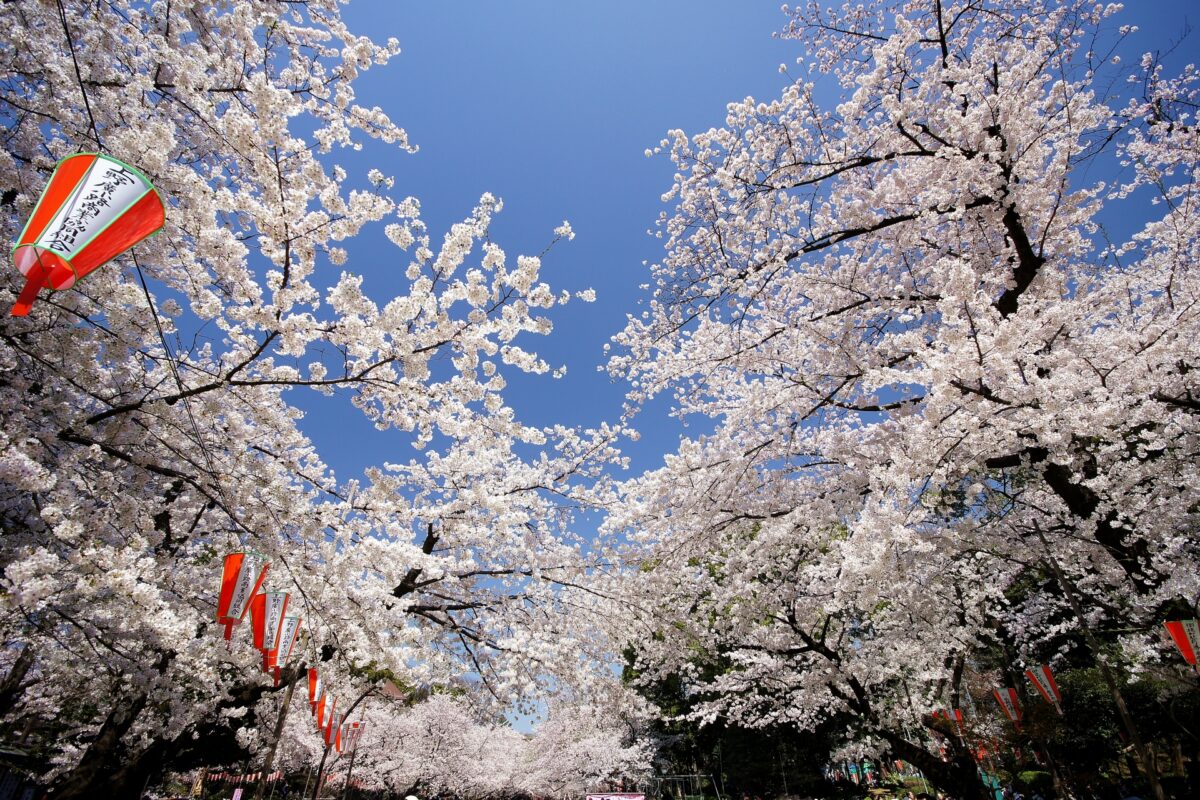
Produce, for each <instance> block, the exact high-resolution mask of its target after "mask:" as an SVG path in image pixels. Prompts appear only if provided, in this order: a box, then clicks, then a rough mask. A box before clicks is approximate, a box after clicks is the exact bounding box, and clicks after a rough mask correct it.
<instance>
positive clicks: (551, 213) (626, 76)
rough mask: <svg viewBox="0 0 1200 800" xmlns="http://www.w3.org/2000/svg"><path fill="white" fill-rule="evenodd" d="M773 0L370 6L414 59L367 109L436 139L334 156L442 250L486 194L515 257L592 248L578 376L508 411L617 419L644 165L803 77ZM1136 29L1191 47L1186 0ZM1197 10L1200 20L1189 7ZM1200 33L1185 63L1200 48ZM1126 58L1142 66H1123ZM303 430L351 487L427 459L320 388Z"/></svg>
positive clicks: (389, 255) (539, 386) (575, 325)
mask: <svg viewBox="0 0 1200 800" xmlns="http://www.w3.org/2000/svg"><path fill="white" fill-rule="evenodd" d="M779 5H780V4H779V2H777V1H776V0H606V1H605V2H576V1H575V0H505V1H504V2H501V0H437V1H435V0H354V2H351V3H350V5H349V6H348V7H347V8H346V11H345V16H346V19H347V21H348V23H349V25H350V27H351V29H352V30H353V31H355V32H356V33H366V34H369V35H371V36H372V38H374V39H375V40H376V41H380V42H382V41H384V40H386V39H387V38H388V37H390V36H395V37H396V38H397V39H399V41H400V45H401V48H402V49H403V52H402V53H401V55H400V56H398V57H397V58H396V59H394V60H393V61H392V62H391V64H389V65H388V66H387V67H384V68H375V69H373V70H371V71H370V72H368V73H366V74H365V75H364V76H362V78H361V79H360V82H359V84H358V92H359V102H360V103H362V104H364V105H379V106H381V107H382V108H383V109H384V110H386V111H387V112H388V114H389V115H390V116H391V117H392V119H393V120H394V121H396V122H397V123H398V124H400V125H401V126H403V127H404V128H406V129H407V131H408V133H409V136H410V139H411V141H412V142H413V143H414V144H416V145H418V146H419V147H420V152H419V153H417V154H416V155H404V154H402V153H399V152H396V151H395V150H394V149H390V148H387V147H384V146H380V145H375V144H368V145H367V146H366V147H365V148H364V150H363V151H362V152H361V153H353V152H350V151H343V152H340V153H334V154H333V155H332V156H331V157H330V159H331V161H333V162H336V163H340V164H343V165H344V166H346V167H347V168H348V169H350V170H351V171H352V172H355V171H358V172H362V173H365V171H366V169H368V168H369V167H372V166H374V167H378V168H379V169H380V170H382V171H383V172H384V173H385V174H388V175H392V176H394V177H395V178H396V192H397V193H398V194H399V195H405V194H411V195H415V196H417V197H418V198H420V199H421V201H422V207H423V215H424V217H425V219H426V221H427V222H428V223H429V225H430V231H431V233H432V235H433V237H434V240H435V241H440V239H441V236H442V234H443V233H444V231H445V230H446V229H447V228H448V226H449V225H450V224H451V223H453V222H455V221H457V220H459V219H461V218H462V217H464V216H465V215H466V214H467V213H468V212H469V211H470V209H471V208H472V206H473V204H474V203H475V201H476V200H477V199H478V198H479V196H480V195H481V194H482V193H483V192H485V191H490V192H492V193H493V194H495V195H497V196H499V197H501V198H503V199H504V202H505V210H504V213H503V214H501V215H500V217H499V218H498V220H497V224H496V225H495V227H494V230H493V238H494V239H495V241H497V242H498V243H499V244H500V246H501V247H503V248H504V249H505V251H506V252H507V253H508V254H509V256H510V257H515V255H516V254H518V253H528V254H534V253H538V252H540V251H541V250H542V248H543V247H544V246H545V245H546V243H547V242H548V241H549V240H550V238H551V237H552V230H553V228H554V227H555V226H557V225H558V224H559V223H560V222H561V221H562V220H563V219H568V220H570V221H571V223H572V225H573V227H574V229H575V231H576V234H577V237H576V239H575V241H574V242H571V243H569V244H568V243H563V244H562V245H560V246H559V247H556V248H555V250H554V251H553V252H552V253H551V255H550V256H549V257H548V258H547V259H546V262H545V279H546V280H547V281H548V282H549V283H550V284H551V285H552V286H553V287H554V288H555V289H560V290H561V289H570V290H578V289H582V288H586V287H592V288H595V289H596V291H597V294H598V300H597V302H596V303H594V304H590V305H588V304H582V303H572V304H571V305H570V306H569V307H568V309H567V313H560V314H558V315H557V317H556V318H555V331H554V333H553V334H552V335H551V336H550V337H546V338H542V339H539V340H537V341H536V344H535V345H534V346H535V347H536V349H537V350H538V351H539V352H540V353H541V354H542V355H543V356H544V357H546V358H547V359H548V360H549V361H550V362H551V363H552V364H554V365H561V364H565V365H566V366H567V367H568V372H567V375H566V377H564V378H562V379H561V380H557V381H555V380H553V379H551V378H550V377H549V376H534V377H531V378H518V377H515V376H514V377H513V378H512V379H510V382H509V383H510V391H511V394H510V401H511V402H512V404H513V405H514V406H515V407H516V409H517V411H518V413H519V414H520V416H521V418H522V419H524V420H525V421H526V422H529V423H534V424H551V423H565V424H572V425H594V424H597V423H599V422H601V421H604V420H613V419H616V418H617V417H618V416H619V414H620V412H621V400H622V396H623V394H624V387H623V386H622V385H620V384H617V383H614V382H612V381H611V380H610V379H609V378H608V376H607V375H606V374H602V373H598V372H597V370H596V368H597V366H598V365H600V364H601V363H603V351H602V348H603V345H604V343H605V342H606V341H607V340H608V338H609V337H610V336H612V335H613V334H614V333H616V332H617V331H618V330H620V328H621V327H622V325H623V322H624V318H625V314H626V313H631V312H635V311H636V309H637V307H636V303H637V301H638V300H639V299H640V298H641V297H642V296H643V293H642V292H641V291H640V290H639V288H638V287H639V284H642V283H644V282H645V281H646V280H647V279H648V271H647V268H646V267H645V266H644V265H643V262H647V261H649V262H653V261H656V260H658V259H659V258H660V256H661V243H660V242H659V241H658V240H656V239H653V238H651V237H650V236H649V235H647V230H648V229H650V228H652V227H653V224H654V220H655V218H656V217H657V215H658V213H659V212H660V211H661V210H663V209H664V206H663V205H662V203H661V202H660V200H659V197H660V195H661V194H662V192H663V191H664V190H666V189H667V188H668V187H669V186H670V176H671V173H672V169H671V164H670V162H669V160H668V159H667V158H666V157H657V158H652V159H648V158H646V157H645V156H644V155H643V151H644V150H645V149H646V148H647V147H652V146H654V145H655V144H656V143H657V142H658V141H659V140H660V139H661V138H662V136H663V134H664V133H665V131H667V130H668V129H670V128H682V129H683V130H685V131H688V132H689V133H693V132H696V131H700V130H704V129H707V128H709V127H711V126H714V125H719V124H720V123H721V121H722V119H723V117H724V112H725V105H726V103H728V102H730V101H732V100H737V99H741V98H743V97H745V96H747V95H751V96H754V97H758V98H762V99H767V98H770V97H774V96H775V95H777V94H778V93H779V92H780V90H781V89H782V87H783V86H784V85H785V81H786V80H787V79H786V78H785V77H784V76H782V75H780V74H779V72H778V66H779V64H781V63H784V62H787V63H789V64H790V63H792V62H794V61H795V59H796V58H797V57H799V56H801V55H802V53H801V52H800V49H799V46H798V44H797V43H796V42H790V41H780V40H777V39H774V38H773V37H772V34H773V33H774V32H775V31H776V30H778V29H779V28H781V27H782V26H783V24H784V21H785V17H784V16H783V14H782V13H781V12H780V8H779ZM1127 6H1128V10H1127V11H1126V12H1124V13H1123V14H1122V15H1121V18H1120V20H1119V21H1120V22H1121V23H1133V24H1137V25H1139V26H1140V27H1141V29H1142V30H1141V31H1140V32H1139V33H1137V34H1135V35H1134V38H1133V40H1132V42H1131V49H1130V50H1129V51H1126V52H1127V54H1128V53H1132V52H1133V51H1136V52H1139V53H1140V52H1141V51H1143V50H1147V49H1155V48H1162V47H1165V46H1166V44H1167V43H1168V42H1169V41H1170V40H1171V39H1173V38H1178V36H1179V34H1180V33H1181V32H1182V30H1183V27H1184V17H1185V15H1186V14H1187V13H1188V12H1189V11H1190V9H1191V8H1192V7H1193V4H1192V3H1190V2H1187V0H1131V2H1129V3H1128V4H1127ZM1191 15H1192V16H1193V17H1200V14H1197V13H1196V11H1191ZM1195 41H1196V36H1195V35H1192V36H1191V37H1190V40H1189V45H1190V46H1187V47H1182V48H1180V49H1179V51H1177V53H1176V59H1175V60H1176V61H1179V60H1182V59H1183V58H1184V57H1185V56H1187V55H1191V54H1192V53H1194V52H1196V47H1195ZM1126 57H1127V58H1128V57H1129V55H1127V56H1126ZM348 250H349V252H350V261H349V262H348V264H347V267H346V268H347V269H351V270H353V271H355V272H358V273H361V274H363V275H364V276H365V280H366V283H365V288H366V289H367V291H368V292H369V293H371V294H372V295H373V296H376V297H377V298H378V297H384V296H386V294H387V290H388V289H389V288H391V286H394V285H395V284H392V283H391V280H392V279H391V278H390V275H395V274H397V273H399V272H401V269H402V266H403V263H404V262H403V254H401V253H399V252H398V251H396V250H395V249H394V248H393V247H391V245H390V244H389V243H387V241H386V239H385V238H384V236H383V233H382V226H377V227H376V228H374V229H370V230H368V231H366V232H365V233H364V234H363V235H362V236H360V237H359V238H358V239H356V240H355V241H354V242H351V243H350V244H349V247H348ZM291 399H292V400H293V401H294V402H298V403H300V404H301V406H302V407H305V408H308V409H310V412H311V413H310V414H309V416H308V418H307V419H306V421H305V424H304V427H305V430H306V431H307V432H308V433H309V435H311V436H312V437H313V438H314V440H315V441H316V443H317V444H318V446H319V447H320V449H321V450H322V452H323V453H324V454H325V457H326V459H327V460H328V462H329V463H330V465H331V466H333V467H334V469H335V470H336V471H337V473H338V475H339V477H341V478H349V477H354V476H356V475H358V474H360V473H361V471H362V469H363V468H364V467H366V466H368V465H371V464H378V463H381V462H383V461H386V460H391V461H399V460H407V459H408V458H409V457H411V456H412V455H414V453H413V452H412V451H411V450H408V449H407V448H406V447H405V446H404V440H403V439H402V438H401V437H398V436H394V435H387V434H384V435H381V434H380V433H379V432H378V431H376V430H375V429H374V427H373V426H372V425H370V424H369V423H367V422H366V421H365V420H363V419H362V418H361V417H360V416H359V415H358V414H357V412H355V411H353V410H352V409H349V408H348V407H347V406H346V405H345V403H344V402H342V401H340V400H338V401H330V400H325V399H323V398H320V397H319V396H316V395H311V394H309V393H303V392H301V393H294V394H293V397H292V398H291ZM661 410H662V409H661V408H660V409H654V410H652V413H651V414H649V415H643V416H642V417H641V418H639V420H638V421H637V424H638V427H639V428H640V429H641V430H642V433H643V439H642V441H641V442H639V443H637V444H630V446H629V447H628V448H627V449H628V450H629V452H630V454H631V455H632V456H633V457H634V471H637V472H640V471H641V470H644V469H647V468H652V467H654V466H656V465H658V464H659V463H660V462H661V455H662V453H663V452H664V451H666V450H669V449H672V448H673V444H674V442H675V441H676V438H677V436H678V434H679V428H678V427H677V426H676V425H674V424H673V423H671V422H670V421H668V420H666V419H665V417H664V416H663V414H662V413H661Z"/></svg>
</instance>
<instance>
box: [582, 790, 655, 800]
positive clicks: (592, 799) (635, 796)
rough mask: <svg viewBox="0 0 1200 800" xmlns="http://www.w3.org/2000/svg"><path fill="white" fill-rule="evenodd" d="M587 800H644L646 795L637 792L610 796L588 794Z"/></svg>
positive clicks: (618, 793) (617, 793)
mask: <svg viewBox="0 0 1200 800" xmlns="http://www.w3.org/2000/svg"><path fill="white" fill-rule="evenodd" d="M587 800H646V795H645V794H643V793H641V792H637V793H631V792H615V793H611V794H589V795H588V796H587Z"/></svg>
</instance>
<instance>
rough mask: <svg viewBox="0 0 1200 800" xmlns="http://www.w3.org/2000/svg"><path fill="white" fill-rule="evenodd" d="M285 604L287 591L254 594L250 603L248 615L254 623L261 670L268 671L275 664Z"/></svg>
mask: <svg viewBox="0 0 1200 800" xmlns="http://www.w3.org/2000/svg"><path fill="white" fill-rule="evenodd" d="M287 604H288V593H287V592H263V593H262V594H259V595H255V597H254V600H253V601H251V603H250V617H251V620H252V621H253V623H254V646H255V647H257V648H258V649H259V650H261V651H262V654H263V672H270V671H271V668H272V667H274V666H275V656H276V653H277V652H278V650H279V641H280V639H281V638H282V636H281V634H282V633H283V615H284V613H285V612H286V611H287Z"/></svg>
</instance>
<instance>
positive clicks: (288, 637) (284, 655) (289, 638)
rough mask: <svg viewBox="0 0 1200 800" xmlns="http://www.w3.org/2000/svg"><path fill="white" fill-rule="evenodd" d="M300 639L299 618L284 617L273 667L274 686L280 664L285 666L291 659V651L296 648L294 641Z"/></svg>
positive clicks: (278, 675)
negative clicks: (277, 653)
mask: <svg viewBox="0 0 1200 800" xmlns="http://www.w3.org/2000/svg"><path fill="white" fill-rule="evenodd" d="M298 638H300V617H284V618H283V632H282V633H280V634H279V655H278V657H277V658H276V663H275V665H274V667H273V668H274V671H275V685H276V686H278V685H279V678H280V674H281V673H280V669H279V665H280V664H287V662H288V660H289V659H291V657H292V650H293V649H294V648H295V647H296V640H297V639H298Z"/></svg>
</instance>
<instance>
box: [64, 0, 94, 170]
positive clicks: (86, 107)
mask: <svg viewBox="0 0 1200 800" xmlns="http://www.w3.org/2000/svg"><path fill="white" fill-rule="evenodd" d="M55 3H56V4H57V5H58V18H59V20H60V21H61V22H62V29H63V35H64V36H66V37H67V48H68V49H69V50H70V51H71V63H72V64H73V65H75V80H76V81H77V82H78V83H79V93H80V94H81V95H83V108H84V110H86V111H87V116H88V124H89V125H90V126H91V128H92V138H93V139H95V140H96V147H98V148H99V149H100V150H101V151H102V152H103V150H104V143H103V142H101V141H100V129H99V128H97V127H96V118H95V117H94V116H92V104H91V103H90V102H88V96H87V90H86V89H84V87H83V73H82V72H81V71H80V70H79V58H78V57H77V56H76V55H75V40H74V39H73V38H72V37H71V29H70V28H69V27H68V26H67V12H66V9H64V8H63V4H62V0H55Z"/></svg>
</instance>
